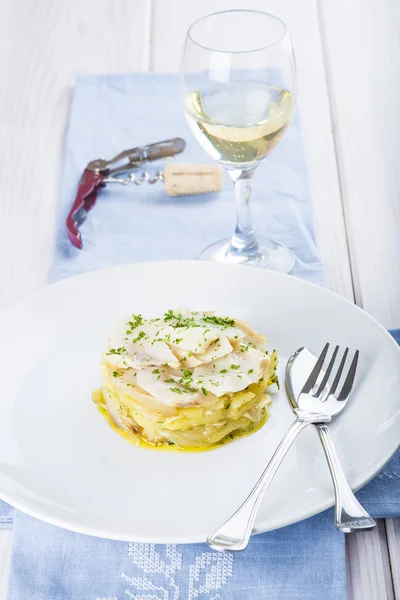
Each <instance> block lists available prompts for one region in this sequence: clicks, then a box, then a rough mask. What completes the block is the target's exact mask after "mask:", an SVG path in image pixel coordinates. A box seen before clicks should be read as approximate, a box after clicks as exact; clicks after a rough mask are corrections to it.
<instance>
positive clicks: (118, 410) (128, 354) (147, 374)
mask: <svg viewBox="0 0 400 600" xmlns="http://www.w3.org/2000/svg"><path fill="white" fill-rule="evenodd" d="M266 343H267V340H266V338H265V337H264V336H262V335H260V334H259V333H257V332H256V331H254V330H253V329H252V328H251V327H250V326H249V325H248V324H247V323H245V322H243V321H240V320H239V319H232V318H230V317H218V316H215V315H214V314H213V313H211V312H199V311H189V310H187V309H176V310H168V311H167V312H166V313H165V314H164V315H163V316H162V317H160V318H158V319H144V318H143V317H142V316H141V315H132V316H131V317H129V318H128V319H127V320H126V321H123V322H122V323H120V324H119V325H118V326H117V327H116V329H115V331H114V332H113V333H112V335H111V336H110V338H109V348H108V351H107V352H105V353H104V354H103V356H102V361H101V374H102V387H101V389H99V390H96V391H95V392H93V401H94V402H95V403H96V404H98V406H99V408H100V409H101V411H102V412H103V414H104V415H105V416H106V417H107V418H108V420H109V422H110V423H111V424H112V425H113V426H114V428H115V429H117V430H118V431H119V432H121V433H123V434H124V436H125V437H126V438H128V439H129V440H130V441H132V442H134V443H136V444H138V445H145V446H151V447H156V448H173V449H180V450H209V449H211V448H214V447H216V446H219V445H222V444H225V443H227V442H229V441H231V440H233V439H235V438H238V437H240V436H243V435H247V434H249V433H251V432H253V431H255V430H257V429H259V428H260V427H261V426H262V425H263V424H264V423H265V421H266V420H267V418H268V407H269V406H270V404H271V402H272V401H271V398H270V396H269V395H268V393H267V388H268V386H270V385H272V384H274V383H278V381H277V376H276V367H277V362H278V357H277V353H276V352H275V351H272V352H271V353H269V352H268V351H267V349H266Z"/></svg>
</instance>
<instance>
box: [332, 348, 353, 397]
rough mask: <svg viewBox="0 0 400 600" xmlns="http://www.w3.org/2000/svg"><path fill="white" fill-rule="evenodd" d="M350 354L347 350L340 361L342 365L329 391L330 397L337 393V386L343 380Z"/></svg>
mask: <svg viewBox="0 0 400 600" xmlns="http://www.w3.org/2000/svg"><path fill="white" fill-rule="evenodd" d="M348 353H349V349H348V348H346V350H345V351H344V354H343V357H342V360H341V361H340V365H339V368H338V371H337V373H336V377H335V379H334V380H333V383H332V387H331V389H330V390H329V395H330V396H331V395H332V394H334V393H335V392H336V389H337V386H338V385H339V381H340V378H341V376H342V373H343V369H344V365H345V363H346V358H347V355H348Z"/></svg>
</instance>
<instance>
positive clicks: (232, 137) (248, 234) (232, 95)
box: [180, 10, 297, 272]
mask: <svg viewBox="0 0 400 600" xmlns="http://www.w3.org/2000/svg"><path fill="white" fill-rule="evenodd" d="M180 88H181V97H182V103H183V108H184V112H185V116H186V118H187V121H188V123H189V126H190V128H191V130H192V131H193V133H194V135H195V137H196V138H197V140H198V141H199V143H200V144H201V145H202V146H203V148H204V149H205V150H206V151H207V152H208V153H209V154H210V156H212V157H213V158H214V159H215V160H217V161H218V162H219V163H221V164H222V165H223V166H224V167H225V168H226V169H227V171H228V173H229V175H230V177H231V178H232V181H233V182H234V185H235V192H236V205H237V223H236V229H235V233H234V235H233V236H232V238H231V239H230V240H223V241H222V242H216V243H215V244H213V245H212V246H210V247H209V248H207V249H206V250H205V252H204V253H203V254H202V258H206V259H211V260H217V261H219V262H236V263H237V262H239V263H244V264H252V265H257V266H262V267H266V268H272V269H274V270H278V271H283V272H288V271H290V270H291V268H292V267H293V263H294V257H293V255H292V253H291V252H290V250H288V249H287V248H285V247H284V246H282V245H281V244H278V243H276V242H270V241H267V242H263V243H260V242H259V241H257V240H256V238H255V236H254V233H253V229H252V225H251V216H250V206H249V196H250V181H251V178H252V176H253V174H254V171H255V169H256V168H257V166H258V165H259V164H260V162H261V161H262V160H263V159H264V158H265V157H266V156H267V155H268V154H269V153H270V152H271V150H272V149H273V148H274V147H275V146H276V145H277V144H278V143H279V141H280V140H281V138H282V136H283V135H284V133H285V131H286V129H287V127H288V125H289V122H290V119H291V117H292V115H293V111H294V107H295V102H296V88H297V80H296V63H295V58H294V52H293V47H292V44H291V42H290V38H289V35H288V33H287V31H286V27H285V25H284V24H283V22H282V21H281V20H280V19H278V18H277V17H274V16H272V15H269V14H267V13H264V12H261V11H252V10H232V11H224V12H220V13H214V14H212V15H208V16H206V17H203V18H201V19H199V20H198V21H196V22H195V23H193V25H192V26H191V27H190V28H189V31H188V33H187V36H186V41H185V45H184V49H183V53H182V60H181V85H180Z"/></svg>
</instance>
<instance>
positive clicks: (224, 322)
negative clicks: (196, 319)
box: [202, 315, 235, 327]
mask: <svg viewBox="0 0 400 600" xmlns="http://www.w3.org/2000/svg"><path fill="white" fill-rule="evenodd" d="M202 319H203V321H204V322H205V323H211V324H212V325H220V326H222V327H233V326H234V325H235V321H234V320H233V319H229V318H228V317H215V316H212V317H210V316H209V315H204V317H202Z"/></svg>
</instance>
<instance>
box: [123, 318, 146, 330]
mask: <svg viewBox="0 0 400 600" xmlns="http://www.w3.org/2000/svg"><path fill="white" fill-rule="evenodd" d="M132 317H133V321H128V325H129V327H130V328H131V331H130V332H129V333H132V331H133V330H134V329H136V327H139V325H143V317H142V315H132ZM126 333H128V332H126Z"/></svg>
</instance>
